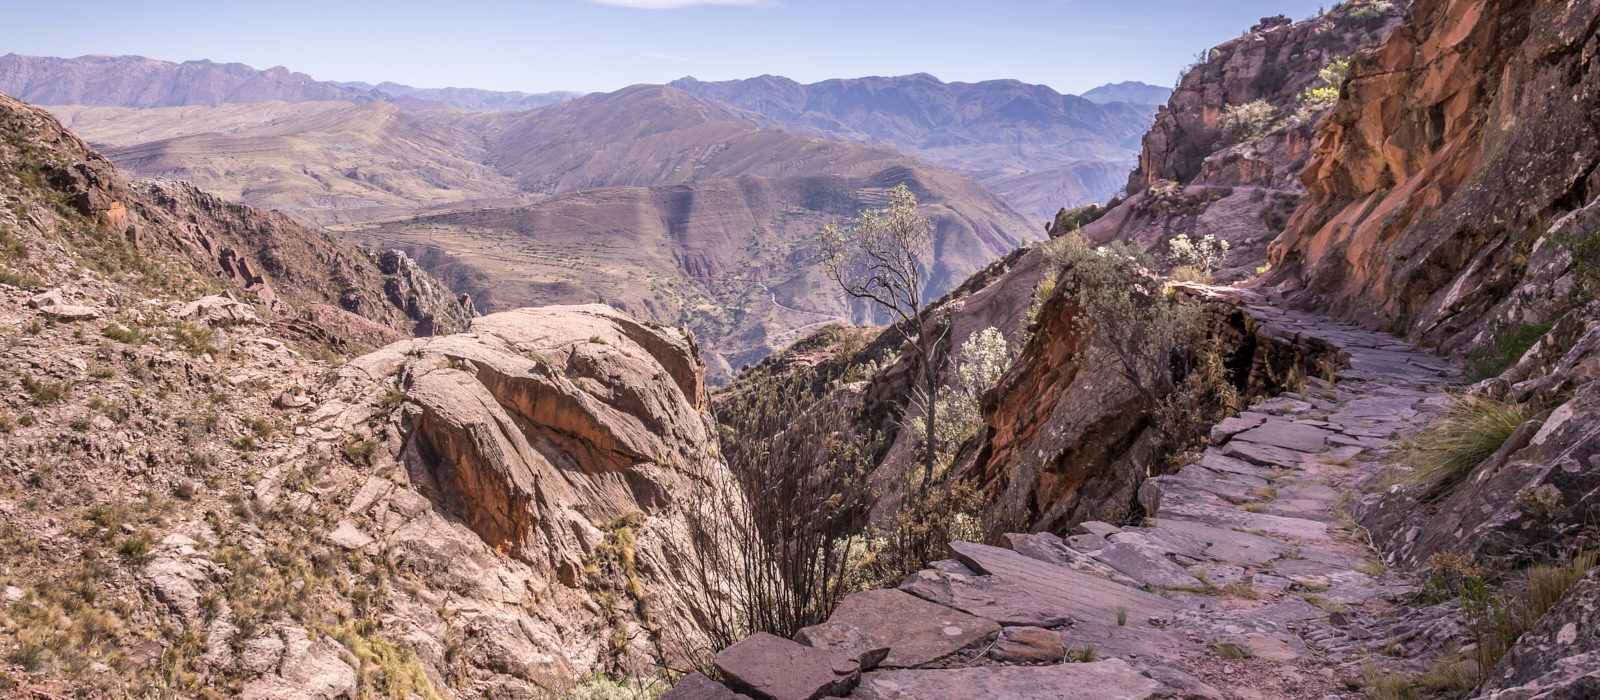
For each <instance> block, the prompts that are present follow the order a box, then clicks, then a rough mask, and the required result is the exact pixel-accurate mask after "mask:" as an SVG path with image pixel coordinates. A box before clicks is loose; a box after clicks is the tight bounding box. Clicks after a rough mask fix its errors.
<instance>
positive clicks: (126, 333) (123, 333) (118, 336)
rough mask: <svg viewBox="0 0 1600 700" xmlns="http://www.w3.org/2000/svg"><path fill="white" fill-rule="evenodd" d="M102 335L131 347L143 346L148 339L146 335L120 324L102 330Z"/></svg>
mask: <svg viewBox="0 0 1600 700" xmlns="http://www.w3.org/2000/svg"><path fill="white" fill-rule="evenodd" d="M100 334H101V335H103V336H105V337H107V338H110V339H112V340H115V341H117V342H119V343H127V344H129V345H143V344H144V343H145V341H146V340H148V338H146V337H145V335H144V333H143V332H141V331H138V330H134V329H132V328H129V327H127V326H124V325H122V324H120V323H113V324H111V325H109V326H106V327H105V328H103V329H101V330H100Z"/></svg>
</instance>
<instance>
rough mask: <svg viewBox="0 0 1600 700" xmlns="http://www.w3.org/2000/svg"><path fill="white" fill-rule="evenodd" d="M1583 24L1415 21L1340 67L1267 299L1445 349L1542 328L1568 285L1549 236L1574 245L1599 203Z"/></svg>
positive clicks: (1456, 5) (1550, 18) (1588, 37)
mask: <svg viewBox="0 0 1600 700" xmlns="http://www.w3.org/2000/svg"><path fill="white" fill-rule="evenodd" d="M1596 13H1597V6H1596V5H1595V4H1594V3H1590V2H1513V3H1501V2H1445V1H1439V0H1432V1H1426V2H1417V3H1415V4H1413V5H1412V7H1411V8H1410V9H1409V10H1408V11H1407V15H1406V24H1405V25H1404V29H1403V30H1401V31H1396V32H1394V33H1392V34H1390V35H1389V37H1388V39H1387V40H1386V41H1385V42H1384V43H1383V44H1382V46H1380V47H1378V48H1377V49H1375V50H1373V51H1370V52H1366V53H1363V54H1362V55H1361V56H1359V57H1358V58H1357V60H1355V61H1354V62H1353V63H1352V64H1351V73H1350V78H1349V80H1348V81H1347V83H1346V84H1345V86H1344V88H1343V91H1342V95H1343V97H1344V99H1342V100H1341V101H1340V103H1339V104H1338V106H1337V107H1335V108H1334V109H1333V112H1332V113H1331V114H1330V115H1329V116H1328V117H1327V118H1326V119H1325V120H1324V122H1323V124H1322V126H1321V127H1320V128H1319V130H1318V132H1317V137H1316V144H1315V146H1314V149H1313V150H1314V159H1313V160H1312V162H1311V163H1310V164H1309V167H1307V169H1306V170H1305V172H1304V173H1303V175H1302V179H1303V180H1304V182H1305V184H1306V186H1307V188H1308V189H1309V190H1310V200H1309V201H1308V202H1307V203H1306V205H1305V206H1304V207H1303V208H1302V209H1301V210H1300V211H1299V212H1297V213H1296V214H1295V217H1294V219H1293V221H1292V222H1291V223H1290V225H1289V227H1288V230H1287V231H1286V232H1285V233H1284V235H1283V236H1282V237H1281V238H1280V239H1279V240H1278V241H1276V242H1274V244H1273V246H1272V251H1271V259H1272V261H1273V264H1274V266H1275V269H1274V272H1273V273H1272V274H1271V275H1269V276H1268V278H1267V279H1266V280H1264V281H1263V285H1264V286H1265V287H1270V288H1272V289H1273V290H1274V291H1275V293H1276V294H1279V295H1281V296H1282V297H1283V298H1284V299H1286V300H1288V301H1289V302H1290V303H1294V304H1298V305H1302V306H1308V307H1316V308H1323V309H1328V310H1330V311H1333V312H1336V313H1338V314H1341V315H1343V316H1345V317H1347V318H1351V319H1357V318H1359V319H1361V320H1363V322H1366V323H1369V324H1374V325H1381V326H1384V327H1387V328H1389V329H1392V330H1393V331H1395V332H1397V333H1401V334H1404V335H1407V336H1410V337H1413V338H1417V339H1419V340H1422V341H1425V342H1427V343H1430V344H1435V345H1440V346H1442V347H1443V348H1444V349H1446V350H1459V349H1462V348H1464V347H1467V346H1471V345H1475V344H1482V343H1483V342H1485V341H1486V340H1487V339H1488V338H1490V337H1491V336H1492V335H1494V334H1495V332H1496V331H1497V330H1499V327H1501V326H1506V325H1511V326H1515V325H1516V324H1519V323H1532V324H1538V323H1550V322H1552V321H1554V317H1555V315H1556V314H1558V313H1559V310H1560V309H1561V308H1562V307H1563V305H1564V304H1565V302H1566V301H1567V299H1568V298H1569V296H1568V295H1569V294H1570V289H1571V286H1570V280H1567V281H1564V280H1563V279H1562V277H1563V274H1562V273H1563V272H1564V270H1565V266H1566V263H1565V261H1564V258H1563V254H1562V253H1561V252H1560V251H1559V250H1557V247H1555V246H1551V245H1550V244H1549V242H1550V241H1549V238H1548V237H1547V236H1546V234H1547V233H1548V232H1549V231H1551V230H1552V229H1554V228H1557V227H1561V226H1573V227H1576V229H1578V230H1576V231H1574V232H1575V233H1583V232H1586V230H1587V227H1588V226H1589V224H1588V223H1587V222H1586V221H1584V220H1583V215H1581V214H1573V212H1577V211H1579V210H1584V209H1585V207H1586V206H1588V205H1589V204H1591V202H1593V200H1594V199H1595V196H1596V183H1595V179H1594V174H1593V173H1594V166H1595V163H1596V160H1597V143H1600V141H1597V138H1600V124H1597V122H1596V112H1595V110H1594V109H1593V108H1592V106H1593V104H1594V99H1595V89H1596V88H1595V84H1596V80H1597V79H1600V78H1597V77H1596V76H1597V73H1596V71H1594V70H1593V68H1592V66H1591V65H1590V61H1589V58H1588V56H1589V52H1590V51H1592V50H1593V48H1592V47H1593V45H1594V42H1595V17H1596ZM1569 216H1576V217H1577V218H1576V219H1572V218H1568V219H1567V220H1565V221H1564V220H1563V217H1569Z"/></svg>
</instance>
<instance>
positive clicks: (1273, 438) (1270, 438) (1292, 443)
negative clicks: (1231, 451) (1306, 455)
mask: <svg viewBox="0 0 1600 700" xmlns="http://www.w3.org/2000/svg"><path fill="white" fill-rule="evenodd" d="M1330 434H1331V433H1329V432H1328V431H1326V430H1323V429H1322V428H1318V427H1316V426H1311V425H1304V424H1301V423H1291V422H1289V421H1283V420H1269V421H1267V422H1266V423H1263V424H1262V425H1261V426H1260V427H1258V428H1252V429H1250V430H1246V431H1244V432H1242V433H1239V434H1238V435H1235V436H1233V441H1234V442H1240V441H1243V442H1253V443H1256V444H1258V445H1271V446H1273V447H1282V448H1283V449H1286V450H1294V451H1296V452H1319V451H1321V450H1322V448H1323V446H1324V445H1325V444H1326V443H1327V440H1328V436H1329V435H1330Z"/></svg>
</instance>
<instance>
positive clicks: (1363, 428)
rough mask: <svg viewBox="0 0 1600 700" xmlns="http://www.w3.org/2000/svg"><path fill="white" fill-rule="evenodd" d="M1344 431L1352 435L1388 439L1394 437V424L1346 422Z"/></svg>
mask: <svg viewBox="0 0 1600 700" xmlns="http://www.w3.org/2000/svg"><path fill="white" fill-rule="evenodd" d="M1340 432H1343V433H1344V434H1345V435H1349V436H1350V437H1358V438H1378V439H1387V438H1391V437H1394V433H1395V430H1394V426H1391V425H1366V424H1362V423H1345V424H1344V429H1343V430H1342V431H1340Z"/></svg>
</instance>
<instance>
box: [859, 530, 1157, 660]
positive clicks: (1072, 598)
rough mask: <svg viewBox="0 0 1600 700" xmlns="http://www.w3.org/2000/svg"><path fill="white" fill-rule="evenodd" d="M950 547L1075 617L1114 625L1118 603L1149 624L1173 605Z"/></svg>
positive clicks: (1020, 561)
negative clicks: (1050, 601)
mask: <svg viewBox="0 0 1600 700" xmlns="http://www.w3.org/2000/svg"><path fill="white" fill-rule="evenodd" d="M950 549H951V550H953V551H954V552H955V553H956V557H957V558H959V559H961V561H963V562H965V563H966V565H967V566H968V567H970V568H972V569H973V570H974V571H980V572H982V573H986V574H989V575H992V576H995V577H998V578H1002V579H1005V580H1007V581H1010V582H1012V583H1014V584H1017V585H1018V586H1020V587H1021V588H1023V589H1025V590H1027V591H1028V592H1029V593H1031V594H1033V595H1037V596H1039V597H1041V598H1046V599H1050V600H1052V601H1053V602H1055V603H1056V604H1059V605H1061V606H1062V607H1063V608H1065V609H1066V610H1067V611H1068V612H1069V613H1070V614H1071V615H1072V617H1073V619H1075V620H1079V621H1096V622H1099V623H1102V624H1104V623H1107V622H1109V623H1111V624H1116V619H1117V608H1118V607H1119V606H1121V607H1122V608H1123V609H1125V610H1126V611H1127V613H1128V624H1130V625H1132V624H1149V623H1148V620H1149V618H1151V617H1159V618H1169V617H1171V615H1172V614H1173V613H1174V612H1176V611H1177V610H1178V608H1179V606H1178V604H1177V603H1174V602H1172V601H1170V600H1167V599H1165V598H1162V597H1161V596H1158V595H1154V594H1151V593H1146V592H1144V591H1141V590H1138V589H1136V588H1132V587H1129V586H1125V585H1123V584H1120V583H1113V582H1111V581H1108V580H1106V579H1103V578H1101V577H1099V576H1095V575H1092V574H1085V573H1082V572H1079V571H1074V570H1072V569H1069V568H1067V567H1064V566H1056V565H1054V564H1047V563H1045V562H1042V561H1039V560H1036V559H1030V558H1028V557H1025V556H1022V555H1021V554H1018V553H1016V552H1013V551H1011V550H1008V549H1001V548H999V547H990V546H988V545H982V544H975V543H972V542H952V543H950ZM856 595H861V594H859V593H857V594H856ZM851 597H854V596H851ZM848 600H849V598H846V601H848ZM857 626H859V625H857ZM863 629H866V628H863ZM868 631H871V630H870V629H869V630H868ZM874 634H876V633H874ZM880 638H881V635H880ZM890 645H891V646H892V645H893V642H892V641H891V642H890ZM890 656H891V657H892V656H893V654H892V653H891V654H890Z"/></svg>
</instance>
